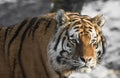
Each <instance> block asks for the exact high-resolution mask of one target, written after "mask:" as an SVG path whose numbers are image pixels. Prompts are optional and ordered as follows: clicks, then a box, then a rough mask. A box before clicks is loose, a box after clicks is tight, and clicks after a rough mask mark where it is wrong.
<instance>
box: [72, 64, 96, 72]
mask: <svg viewBox="0 0 120 78" xmlns="http://www.w3.org/2000/svg"><path fill="white" fill-rule="evenodd" d="M94 68H95V67H93V66H86V65H85V66H83V67H73V69H72V71H73V72H78V73H79V72H80V73H89V72H90V71H91V70H92V69H94Z"/></svg>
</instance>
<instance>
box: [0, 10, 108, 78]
mask: <svg viewBox="0 0 120 78" xmlns="http://www.w3.org/2000/svg"><path fill="white" fill-rule="evenodd" d="M104 23H105V19H104V17H103V15H101V14H99V15H96V16H95V17H93V18H91V17H90V16H87V15H80V14H79V13H77V12H64V10H58V12H56V13H48V14H46V15H43V16H38V17H32V18H28V19H25V20H23V21H22V22H19V23H17V24H15V25H13V26H10V27H7V26H4V27H0V78H68V76H69V75H70V74H71V73H73V72H78V73H86V72H90V71H91V70H92V69H93V68H95V67H96V66H97V64H99V63H100V61H101V60H102V58H103V55H104V53H105V48H106V40H105V37H104V35H103V34H102V26H103V25H104Z"/></svg>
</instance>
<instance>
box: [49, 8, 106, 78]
mask: <svg viewBox="0 0 120 78" xmlns="http://www.w3.org/2000/svg"><path fill="white" fill-rule="evenodd" d="M55 19H56V21H57V27H56V31H55V33H54V34H53V36H52V39H51V41H50V43H49V46H48V58H49V60H50V63H51V65H52V68H53V69H54V70H55V71H56V72H57V73H59V74H60V75H62V76H63V77H66V78H68V77H69V75H70V74H71V73H73V72H77V73H88V72H90V71H91V70H92V69H94V68H95V67H96V66H97V64H99V63H100V60H101V58H102V57H103V55H104V53H105V47H106V41H105V38H104V36H103V34H102V30H101V28H102V26H103V25H104V23H105V19H104V17H103V15H101V14H99V15H97V16H95V17H93V18H91V17H89V16H87V15H80V14H79V13H65V12H64V10H59V11H58V12H57V14H56V17H55Z"/></svg>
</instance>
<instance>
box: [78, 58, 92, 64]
mask: <svg viewBox="0 0 120 78" xmlns="http://www.w3.org/2000/svg"><path fill="white" fill-rule="evenodd" d="M80 59H81V60H82V61H83V62H85V63H87V62H90V61H91V60H92V57H80Z"/></svg>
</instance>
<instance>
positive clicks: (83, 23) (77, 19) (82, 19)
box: [67, 13, 94, 31]
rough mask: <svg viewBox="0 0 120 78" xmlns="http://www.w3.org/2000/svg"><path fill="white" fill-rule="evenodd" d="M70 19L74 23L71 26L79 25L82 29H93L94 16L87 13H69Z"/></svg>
mask: <svg viewBox="0 0 120 78" xmlns="http://www.w3.org/2000/svg"><path fill="white" fill-rule="evenodd" d="M67 16H68V18H69V21H70V22H71V23H72V24H71V27H73V26H79V28H80V30H81V31H85V30H88V29H92V28H93V27H94V24H93V23H92V18H91V17H90V16H87V15H80V14H78V13H72V14H67Z"/></svg>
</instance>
